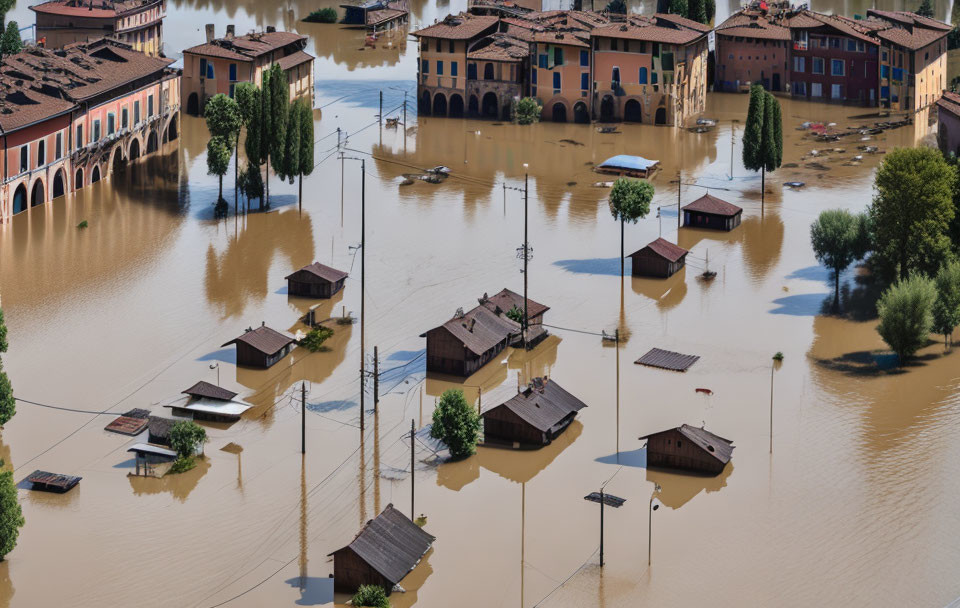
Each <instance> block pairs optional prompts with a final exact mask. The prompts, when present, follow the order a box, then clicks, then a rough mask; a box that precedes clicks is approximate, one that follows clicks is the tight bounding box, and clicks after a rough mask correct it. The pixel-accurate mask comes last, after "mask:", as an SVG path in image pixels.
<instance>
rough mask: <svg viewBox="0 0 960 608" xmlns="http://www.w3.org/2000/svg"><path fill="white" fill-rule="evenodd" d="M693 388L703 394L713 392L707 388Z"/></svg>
mask: <svg viewBox="0 0 960 608" xmlns="http://www.w3.org/2000/svg"><path fill="white" fill-rule="evenodd" d="M694 390H696V391H697V392H698V393H703V394H704V395H712V394H713V391H712V390H710V389H709V388H698V389H694Z"/></svg>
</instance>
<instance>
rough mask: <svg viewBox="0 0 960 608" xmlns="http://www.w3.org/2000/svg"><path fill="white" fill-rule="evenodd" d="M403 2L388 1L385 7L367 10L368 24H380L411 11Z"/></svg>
mask: <svg viewBox="0 0 960 608" xmlns="http://www.w3.org/2000/svg"><path fill="white" fill-rule="evenodd" d="M409 12H410V11H408V10H407V9H406V7H405V5H404V3H402V2H387V3H386V6H385V7H384V8H381V9H379V10H375V11H367V25H370V26H373V25H380V24H382V23H387V22H388V21H392V20H393V19H396V18H397V17H402V16H404V15H406V14H407V13H409Z"/></svg>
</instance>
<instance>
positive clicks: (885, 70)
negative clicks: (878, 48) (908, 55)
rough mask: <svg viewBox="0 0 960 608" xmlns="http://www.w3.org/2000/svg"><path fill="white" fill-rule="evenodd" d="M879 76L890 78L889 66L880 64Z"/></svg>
mask: <svg viewBox="0 0 960 608" xmlns="http://www.w3.org/2000/svg"><path fill="white" fill-rule="evenodd" d="M880 78H890V66H888V65H882V66H880Z"/></svg>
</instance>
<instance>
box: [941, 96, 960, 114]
mask: <svg viewBox="0 0 960 608" xmlns="http://www.w3.org/2000/svg"><path fill="white" fill-rule="evenodd" d="M937 106H939V107H940V108H942V109H944V110H946V111H947V112H950V113H951V114H953V115H954V116H957V117H960V95H957V94H956V93H951V92H950V91H944V92H943V97H941V98H940V99H938V100H937Z"/></svg>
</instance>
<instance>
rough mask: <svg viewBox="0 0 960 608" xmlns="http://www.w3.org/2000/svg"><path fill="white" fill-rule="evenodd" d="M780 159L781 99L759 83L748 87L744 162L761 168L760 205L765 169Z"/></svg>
mask: <svg viewBox="0 0 960 608" xmlns="http://www.w3.org/2000/svg"><path fill="white" fill-rule="evenodd" d="M782 160H783V124H782V120H781V114H780V102H778V101H777V99H776V98H775V97H774V96H773V95H771V94H770V93H767V92H766V91H765V90H763V87H762V86H761V85H759V84H755V85H753V86H752V87H750V105H749V107H748V109H747V124H746V126H745V128H744V131H743V166H744V167H746V168H747V169H750V170H751V171H760V206H761V207H763V204H764V201H765V197H766V194H765V190H766V180H767V171H775V170H776V169H777V168H778V167H779V166H780V164H781V161H782Z"/></svg>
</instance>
